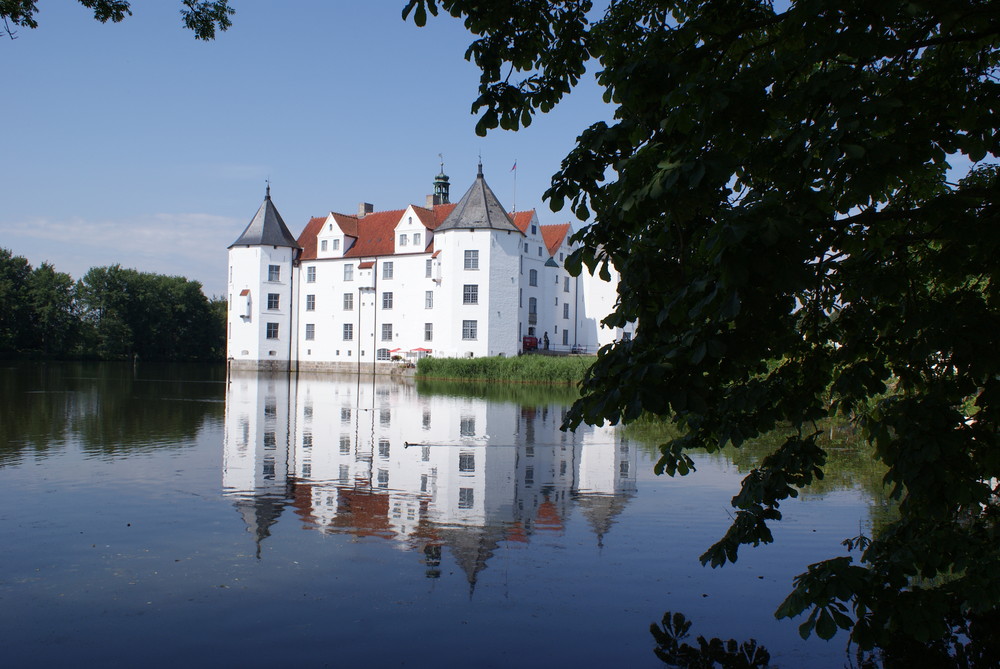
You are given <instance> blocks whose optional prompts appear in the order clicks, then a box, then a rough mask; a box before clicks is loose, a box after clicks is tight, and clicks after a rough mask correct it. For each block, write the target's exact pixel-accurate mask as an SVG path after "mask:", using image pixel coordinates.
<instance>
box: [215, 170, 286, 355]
mask: <svg viewBox="0 0 1000 669" xmlns="http://www.w3.org/2000/svg"><path fill="white" fill-rule="evenodd" d="M301 251H302V247H300V246H299V244H298V242H296V241H295V238H294V237H293V236H292V233H291V232H289V231H288V227H287V226H286V225H285V222H284V221H283V220H282V218H281V214H279V213H278V210H277V208H276V207H275V206H274V203H273V202H271V186H270V185H268V187H267V191H266V193H265V195H264V202H263V203H262V204H261V205H260V208H259V209H258V210H257V213H256V214H255V215H254V217H253V219H252V220H251V221H250V224H249V225H247V227H246V229H245V230H243V234H241V235H240V236H239V238H238V239H237V240H236V241H235V242H233V243H232V244H231V245H230V246H229V283H228V288H229V315H228V322H227V326H226V327H227V332H226V343H227V356H226V357H227V358H228V360H229V361H230V365H231V367H233V368H235V369H274V370H288V369H289V368H290V361H292V360H293V359H294V350H293V344H294V341H295V338H294V336H293V335H294V333H293V332H292V328H293V327H294V325H295V318H294V314H293V309H294V304H295V303H294V297H295V293H294V291H295V288H296V286H295V280H296V276H295V265H296V262H297V260H298V257H299V254H300V252H301Z"/></svg>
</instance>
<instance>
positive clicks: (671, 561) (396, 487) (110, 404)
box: [0, 363, 871, 667]
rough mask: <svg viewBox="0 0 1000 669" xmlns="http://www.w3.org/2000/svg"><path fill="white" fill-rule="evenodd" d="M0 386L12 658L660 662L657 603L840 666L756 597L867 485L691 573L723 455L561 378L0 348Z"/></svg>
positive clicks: (726, 466)
mask: <svg viewBox="0 0 1000 669" xmlns="http://www.w3.org/2000/svg"><path fill="white" fill-rule="evenodd" d="M518 392H521V395H520V396H519V395H518ZM0 393H2V395H0V398H2V400H3V401H2V403H0V537H2V546H3V548H2V552H0V555H2V558H0V565H2V567H3V568H2V569H0V629H2V634H3V638H4V653H3V658H4V660H3V662H4V666H7V667H29V666H32V667H34V666H56V665H67V664H70V663H72V664H74V665H90V666H95V665H101V666H137V665H142V666H148V667H159V666H164V667H166V666H185V665H186V666H205V665H209V664H211V665H213V666H219V665H221V666H286V665H293V664H298V665H300V666H336V665H343V664H344V663H350V662H361V663H365V664H366V665H367V666H403V665H405V666H411V667H424V666H445V667H447V666H459V665H469V666H496V667H508V666H518V667H554V666H579V667H606V666H621V667H643V666H646V667H656V666H662V665H660V664H659V661H658V660H657V659H656V658H655V656H654V655H653V654H652V647H653V642H652V637H651V636H650V634H649V624H650V623H651V622H654V621H658V620H659V619H660V617H661V616H662V615H663V613H664V611H666V610H671V611H682V612H684V613H685V615H687V616H688V618H690V619H691V620H693V622H694V626H693V629H692V631H693V632H694V634H695V635H698V634H704V635H706V636H721V637H723V638H728V637H735V638H737V639H746V638H748V637H754V638H756V639H757V640H758V641H759V642H760V643H762V644H763V645H765V646H766V647H767V648H768V649H769V651H770V652H771V655H772V659H773V660H774V666H781V667H840V666H844V664H845V661H846V660H845V654H844V639H843V638H837V639H835V640H834V641H833V642H829V643H828V642H823V641H821V640H817V639H812V640H810V641H809V642H803V641H801V640H800V639H799V638H798V635H797V633H796V626H797V623H795V622H793V623H789V622H788V621H784V622H778V621H775V620H774V619H773V616H772V613H773V611H774V609H775V608H776V607H777V605H778V604H779V603H780V601H781V600H782V599H783V598H784V596H785V595H786V594H787V592H788V591H789V590H790V588H791V579H792V577H793V576H794V575H795V574H797V573H799V572H801V571H803V570H804V568H805V566H806V565H807V564H809V563H811V562H815V561H817V560H819V559H823V558H827V557H831V556H833V555H836V554H842V551H843V549H842V548H841V546H840V541H841V540H843V539H844V538H845V537H850V536H854V535H856V534H858V529H859V526H867V524H868V523H869V514H870V505H871V501H870V499H869V497H868V496H867V494H865V493H864V492H862V491H861V490H859V489H856V488H854V487H852V486H850V485H847V486H844V487H843V489H840V490H829V491H827V492H825V493H824V494H822V495H807V496H805V497H803V498H802V499H799V500H793V501H791V502H789V503H788V504H786V505H784V506H783V507H782V509H783V511H784V513H785V520H784V521H783V522H782V523H780V524H778V526H777V528H776V531H775V535H776V539H777V543H776V544H775V545H770V546H764V547H761V548H757V549H747V550H745V551H744V552H743V553H742V554H741V557H740V560H739V562H738V563H737V564H735V565H730V566H727V567H725V568H723V569H716V570H712V569H708V568H703V567H701V566H700V564H699V563H698V560H697V557H698V555H699V554H700V553H701V552H702V551H704V549H705V548H707V547H708V546H709V545H710V544H711V543H712V542H713V541H715V540H716V539H718V538H719V537H720V536H721V535H722V534H723V533H724V531H725V529H726V527H727V526H728V523H729V519H730V513H731V509H730V507H729V499H730V497H731V496H732V495H733V494H734V492H735V490H736V486H737V484H738V482H739V480H740V479H741V478H742V474H741V473H740V471H739V470H738V468H737V467H736V466H735V465H733V464H732V463H731V462H729V461H728V460H726V459H725V458H723V457H722V456H718V455H716V456H708V455H702V456H697V457H696V458H695V459H696V462H697V466H698V472H697V473H696V474H694V475H693V476H689V477H687V478H682V479H671V478H668V477H657V476H654V475H653V473H652V464H653V461H654V458H653V456H652V455H650V450H649V448H648V447H647V446H646V445H644V444H642V443H640V442H638V441H635V440H634V439H629V438H628V436H627V435H623V434H622V432H621V431H620V430H618V429H615V428H610V427H607V428H584V429H581V430H579V431H577V432H576V433H575V434H566V433H562V432H560V431H559V429H558V427H559V424H560V422H561V420H562V417H563V414H564V412H565V410H566V406H567V404H568V400H567V398H566V397H565V393H563V392H560V391H559V390H551V391H550V390H539V389H538V388H527V389H523V392H522V391H518V390H510V389H507V390H503V391H501V392H499V393H498V392H485V391H484V390H483V389H479V390H472V391H469V390H465V391H463V390H461V389H456V388H454V387H442V386H441V385H439V384H419V385H414V384H413V383H398V382H392V381H390V380H389V379H388V378H385V379H382V378H379V379H378V380H377V381H376V382H375V383H374V384H373V383H372V381H371V378H370V377H369V378H366V379H363V380H361V381H360V382H359V380H358V379H356V378H354V377H336V376H314V375H300V376H298V377H291V378H289V377H287V376H269V375H257V374H234V375H232V376H231V378H229V379H228V380H227V378H226V375H225V370H224V369H223V368H221V367H178V366H173V367H168V366H153V365H139V366H138V367H136V368H133V367H132V366H130V365H129V366H121V365H108V364H105V365H96V364H94V365H86V364H64V365H54V364H50V365H37V364H36V365H21V364H17V365H13V364H10V363H8V364H7V366H6V367H4V368H0ZM484 395H489V396H490V397H489V398H488V397H484ZM494 395H497V396H494Z"/></svg>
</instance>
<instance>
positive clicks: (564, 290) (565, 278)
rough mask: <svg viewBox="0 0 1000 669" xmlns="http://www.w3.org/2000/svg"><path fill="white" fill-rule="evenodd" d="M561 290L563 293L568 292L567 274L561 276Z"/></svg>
mask: <svg viewBox="0 0 1000 669" xmlns="http://www.w3.org/2000/svg"><path fill="white" fill-rule="evenodd" d="M563 292H564V293H568V292H569V277H568V276H564V277H563Z"/></svg>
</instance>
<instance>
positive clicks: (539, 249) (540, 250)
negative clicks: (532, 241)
mask: <svg viewBox="0 0 1000 669" xmlns="http://www.w3.org/2000/svg"><path fill="white" fill-rule="evenodd" d="M538 257H539V258H541V257H542V247H541V246H539V247H538Z"/></svg>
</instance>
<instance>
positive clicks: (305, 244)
mask: <svg viewBox="0 0 1000 669" xmlns="http://www.w3.org/2000/svg"><path fill="white" fill-rule="evenodd" d="M325 221H326V216H314V217H313V218H310V219H309V222H308V223H306V227H305V230H303V231H302V234H300V235H299V238H298V240H297V241H298V243H299V246H301V247H302V255H300V256H299V258H301V259H302V260H312V259H313V258H315V257H316V235H318V234H319V231H320V230H322V229H323V223H324V222H325Z"/></svg>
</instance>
